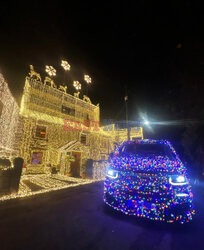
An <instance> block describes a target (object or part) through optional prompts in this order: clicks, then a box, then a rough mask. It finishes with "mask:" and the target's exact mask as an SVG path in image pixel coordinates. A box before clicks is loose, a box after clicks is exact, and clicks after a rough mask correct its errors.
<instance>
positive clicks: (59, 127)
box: [20, 73, 113, 176]
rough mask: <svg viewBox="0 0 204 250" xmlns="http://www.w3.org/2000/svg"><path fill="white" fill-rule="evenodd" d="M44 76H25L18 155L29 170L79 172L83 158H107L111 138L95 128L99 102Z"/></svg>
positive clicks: (96, 126)
mask: <svg viewBox="0 0 204 250" xmlns="http://www.w3.org/2000/svg"><path fill="white" fill-rule="evenodd" d="M36 74H37V73H36ZM46 80H47V82H46V81H45V82H44V83H42V81H41V79H40V77H33V76H32V77H31V76H30V77H26V81H25V86H24V93H23V96H22V101H21V108H20V115H21V116H22V118H23V126H24V127H23V131H24V133H23V136H22V144H21V157H23V159H24V162H25V163H26V164H27V169H29V170H30V171H31V172H39V173H41V172H46V171H48V170H49V169H50V166H51V167H56V168H59V169H60V172H61V173H62V174H69V173H70V175H72V176H79V175H82V173H83V166H84V164H85V162H86V160H87V159H93V160H105V159H107V157H108V154H109V153H110V152H111V151H112V149H113V146H112V139H111V137H110V135H109V134H108V133H106V132H104V131H103V130H102V129H101V128H99V114H100V113H99V112H100V110H99V105H93V104H92V103H91V101H90V99H89V98H88V97H86V96H84V98H83V100H82V99H79V92H78V93H76V94H75V96H72V95H70V94H68V93H66V89H64V88H63V87H62V86H60V88H59V89H57V87H56V85H55V84H54V82H53V81H52V80H51V79H49V78H47V79H46Z"/></svg>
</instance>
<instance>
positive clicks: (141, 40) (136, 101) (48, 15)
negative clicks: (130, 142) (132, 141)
mask: <svg viewBox="0 0 204 250" xmlns="http://www.w3.org/2000/svg"><path fill="white" fill-rule="evenodd" d="M134 2H135V3H134V5H131V4H125V3H124V4H119V3H117V2H116V3H115V4H111V3H105V1H104V3H103V4H99V3H98V2H96V3H95V4H90V5H89V4H88V3H87V2H86V1H83V2H81V3H80V2H77V4H76V6H73V5H72V6H69V2H68V5H66V6H65V5H63V4H61V3H57V4H55V5H52V4H51V2H50V4H49V7H48V6H46V5H44V6H43V5H42V4H41V5H37V3H36V6H35V3H34V2H33V3H32V2H28V4H27V5H28V6H27V9H25V7H24V6H23V5H21V4H19V3H18V4H17V3H16V4H12V5H11V4H10V5H9V4H7V5H6V4H4V6H1V15H0V20H1V26H0V29H1V32H0V37H1V39H0V71H1V73H3V75H4V77H5V78H6V80H7V82H8V84H9V87H10V89H11V91H12V93H13V94H14V96H15V97H16V99H17V100H18V102H19V103H20V98H21V95H22V91H23V86H24V80H25V76H26V75H27V73H28V72H29V64H32V65H34V67H35V70H36V71H37V72H39V73H40V74H41V76H42V77H43V78H44V77H45V72H44V68H45V65H46V64H48V65H52V66H54V67H55V68H56V69H57V76H56V80H55V82H56V83H57V84H60V83H63V82H66V83H67V86H68V92H69V93H73V92H74V89H73V87H72V81H73V80H78V81H80V82H81V83H82V88H83V90H84V92H85V91H86V84H85V82H84V81H83V74H84V73H87V74H89V75H90V76H91V77H92V81H93V84H92V85H91V86H90V87H89V90H88V95H89V96H90V98H91V100H92V101H93V103H95V104H97V103H100V104H101V119H105V118H106V119H116V120H120V119H122V120H123V119H125V109H124V96H125V95H126V90H127V93H128V97H129V106H128V108H129V118H130V119H131V120H139V119H140V115H139V114H140V113H141V112H142V113H146V115H147V116H148V117H149V119H150V120H151V119H152V120H160V121H163V120H164V121H166V120H176V119H189V118H191V117H190V114H188V113H186V112H183V111H182V110H181V109H182V108H183V106H184V109H185V98H186V97H184V96H185V95H186V93H187V95H188V93H189V92H190V93H191V92H192V91H191V88H195V89H196V92H195V93H203V92H202V91H203V80H204V73H203V72H204V40H203V32H204V26H203V24H204V19H203V13H204V12H203V9H202V8H201V6H199V5H198V4H195V3H193V1H192V3H193V4H191V2H190V1H182V2H181V1H180V2H178V1H177V2H176V4H175V3H173V2H172V3H171V4H170V5H161V4H156V3H155V2H152V3H150V1H149V2H148V1H134ZM32 4H33V5H34V6H32ZM61 59H65V60H68V61H69V63H70V64H71V71H70V73H68V74H66V75H64V71H63V69H62V68H61V66H60V61H61ZM65 80H66V81H65ZM185 89H187V90H189V89H190V91H185ZM201 90H202V91H201ZM196 95H197V94H195V95H194V96H190V97H188V98H187V99H191V98H192V100H191V102H193V103H194V101H195V102H196V99H197V96H196ZM191 102H190V103H191ZM182 105H183V106H182ZM189 105H191V104H189Z"/></svg>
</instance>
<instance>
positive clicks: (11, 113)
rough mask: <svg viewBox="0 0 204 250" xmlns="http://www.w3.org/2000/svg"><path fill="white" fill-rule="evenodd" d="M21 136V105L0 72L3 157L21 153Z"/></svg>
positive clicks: (0, 118)
mask: <svg viewBox="0 0 204 250" xmlns="http://www.w3.org/2000/svg"><path fill="white" fill-rule="evenodd" d="M20 138H21V120H20V117H19V107H18V105H17V102H16V101H15V99H14V97H13V96H12V94H11V92H10V90H9V87H8V84H7V82H6V81H5V79H4V77H3V75H2V74H0V155H1V156H2V157H13V156H17V155H19V145H20V143H21V140H20Z"/></svg>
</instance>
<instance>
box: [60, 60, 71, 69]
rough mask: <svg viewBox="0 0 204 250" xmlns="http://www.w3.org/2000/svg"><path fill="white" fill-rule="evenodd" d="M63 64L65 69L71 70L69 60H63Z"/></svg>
mask: <svg viewBox="0 0 204 250" xmlns="http://www.w3.org/2000/svg"><path fill="white" fill-rule="evenodd" d="M61 66H62V67H63V68H64V70H66V71H69V70H70V68H71V66H70V64H69V63H68V62H67V61H64V60H62V62H61Z"/></svg>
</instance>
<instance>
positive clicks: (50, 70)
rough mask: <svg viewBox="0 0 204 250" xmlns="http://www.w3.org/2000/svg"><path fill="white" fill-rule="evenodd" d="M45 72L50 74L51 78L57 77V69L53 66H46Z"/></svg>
mask: <svg viewBox="0 0 204 250" xmlns="http://www.w3.org/2000/svg"><path fill="white" fill-rule="evenodd" d="M45 71H46V72H47V73H48V75H49V76H56V69H55V68H53V67H52V66H48V65H46V66H45Z"/></svg>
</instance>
